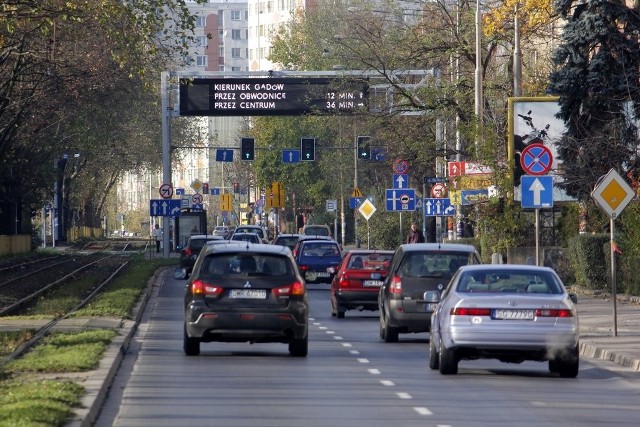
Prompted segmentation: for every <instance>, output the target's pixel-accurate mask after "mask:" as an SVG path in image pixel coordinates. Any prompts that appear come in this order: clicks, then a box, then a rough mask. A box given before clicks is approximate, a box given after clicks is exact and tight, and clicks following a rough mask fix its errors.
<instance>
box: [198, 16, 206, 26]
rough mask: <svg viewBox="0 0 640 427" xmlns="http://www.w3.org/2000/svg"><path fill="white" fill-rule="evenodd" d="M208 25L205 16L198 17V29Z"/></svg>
mask: <svg viewBox="0 0 640 427" xmlns="http://www.w3.org/2000/svg"><path fill="white" fill-rule="evenodd" d="M206 23H207V19H206V18H205V17H204V16H197V17H196V27H204V26H205V25H206Z"/></svg>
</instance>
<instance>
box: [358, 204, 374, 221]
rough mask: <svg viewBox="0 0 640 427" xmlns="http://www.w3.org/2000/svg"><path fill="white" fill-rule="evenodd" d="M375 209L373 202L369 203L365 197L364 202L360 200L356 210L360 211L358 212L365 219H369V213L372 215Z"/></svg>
mask: <svg viewBox="0 0 640 427" xmlns="http://www.w3.org/2000/svg"><path fill="white" fill-rule="evenodd" d="M375 211H376V207H375V206H374V205H373V203H371V200H369V199H366V200H365V201H364V202H362V204H361V205H360V207H359V208H358V212H360V214H361V215H362V216H363V217H364V219H366V220H367V221H369V218H371V215H373V213H374V212H375Z"/></svg>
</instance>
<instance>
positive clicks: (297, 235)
mask: <svg viewBox="0 0 640 427" xmlns="http://www.w3.org/2000/svg"><path fill="white" fill-rule="evenodd" d="M300 236H302V234H298V233H280V234H278V235H277V236H276V239H277V238H278V237H298V238H299V237H300Z"/></svg>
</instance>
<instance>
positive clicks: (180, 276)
mask: <svg viewBox="0 0 640 427" xmlns="http://www.w3.org/2000/svg"><path fill="white" fill-rule="evenodd" d="M188 276H189V274H188V273H187V269H186V268H179V267H178V268H176V269H175V270H174V271H173V278H174V279H176V280H185V279H186V278H187V277H188Z"/></svg>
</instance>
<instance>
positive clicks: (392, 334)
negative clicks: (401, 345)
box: [380, 314, 398, 342]
mask: <svg viewBox="0 0 640 427" xmlns="http://www.w3.org/2000/svg"><path fill="white" fill-rule="evenodd" d="M380 326H381V327H382V331H381V338H382V339H383V340H384V342H398V330H397V329H396V328H394V327H392V326H389V322H388V321H387V318H386V316H384V314H381V315H380Z"/></svg>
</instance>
